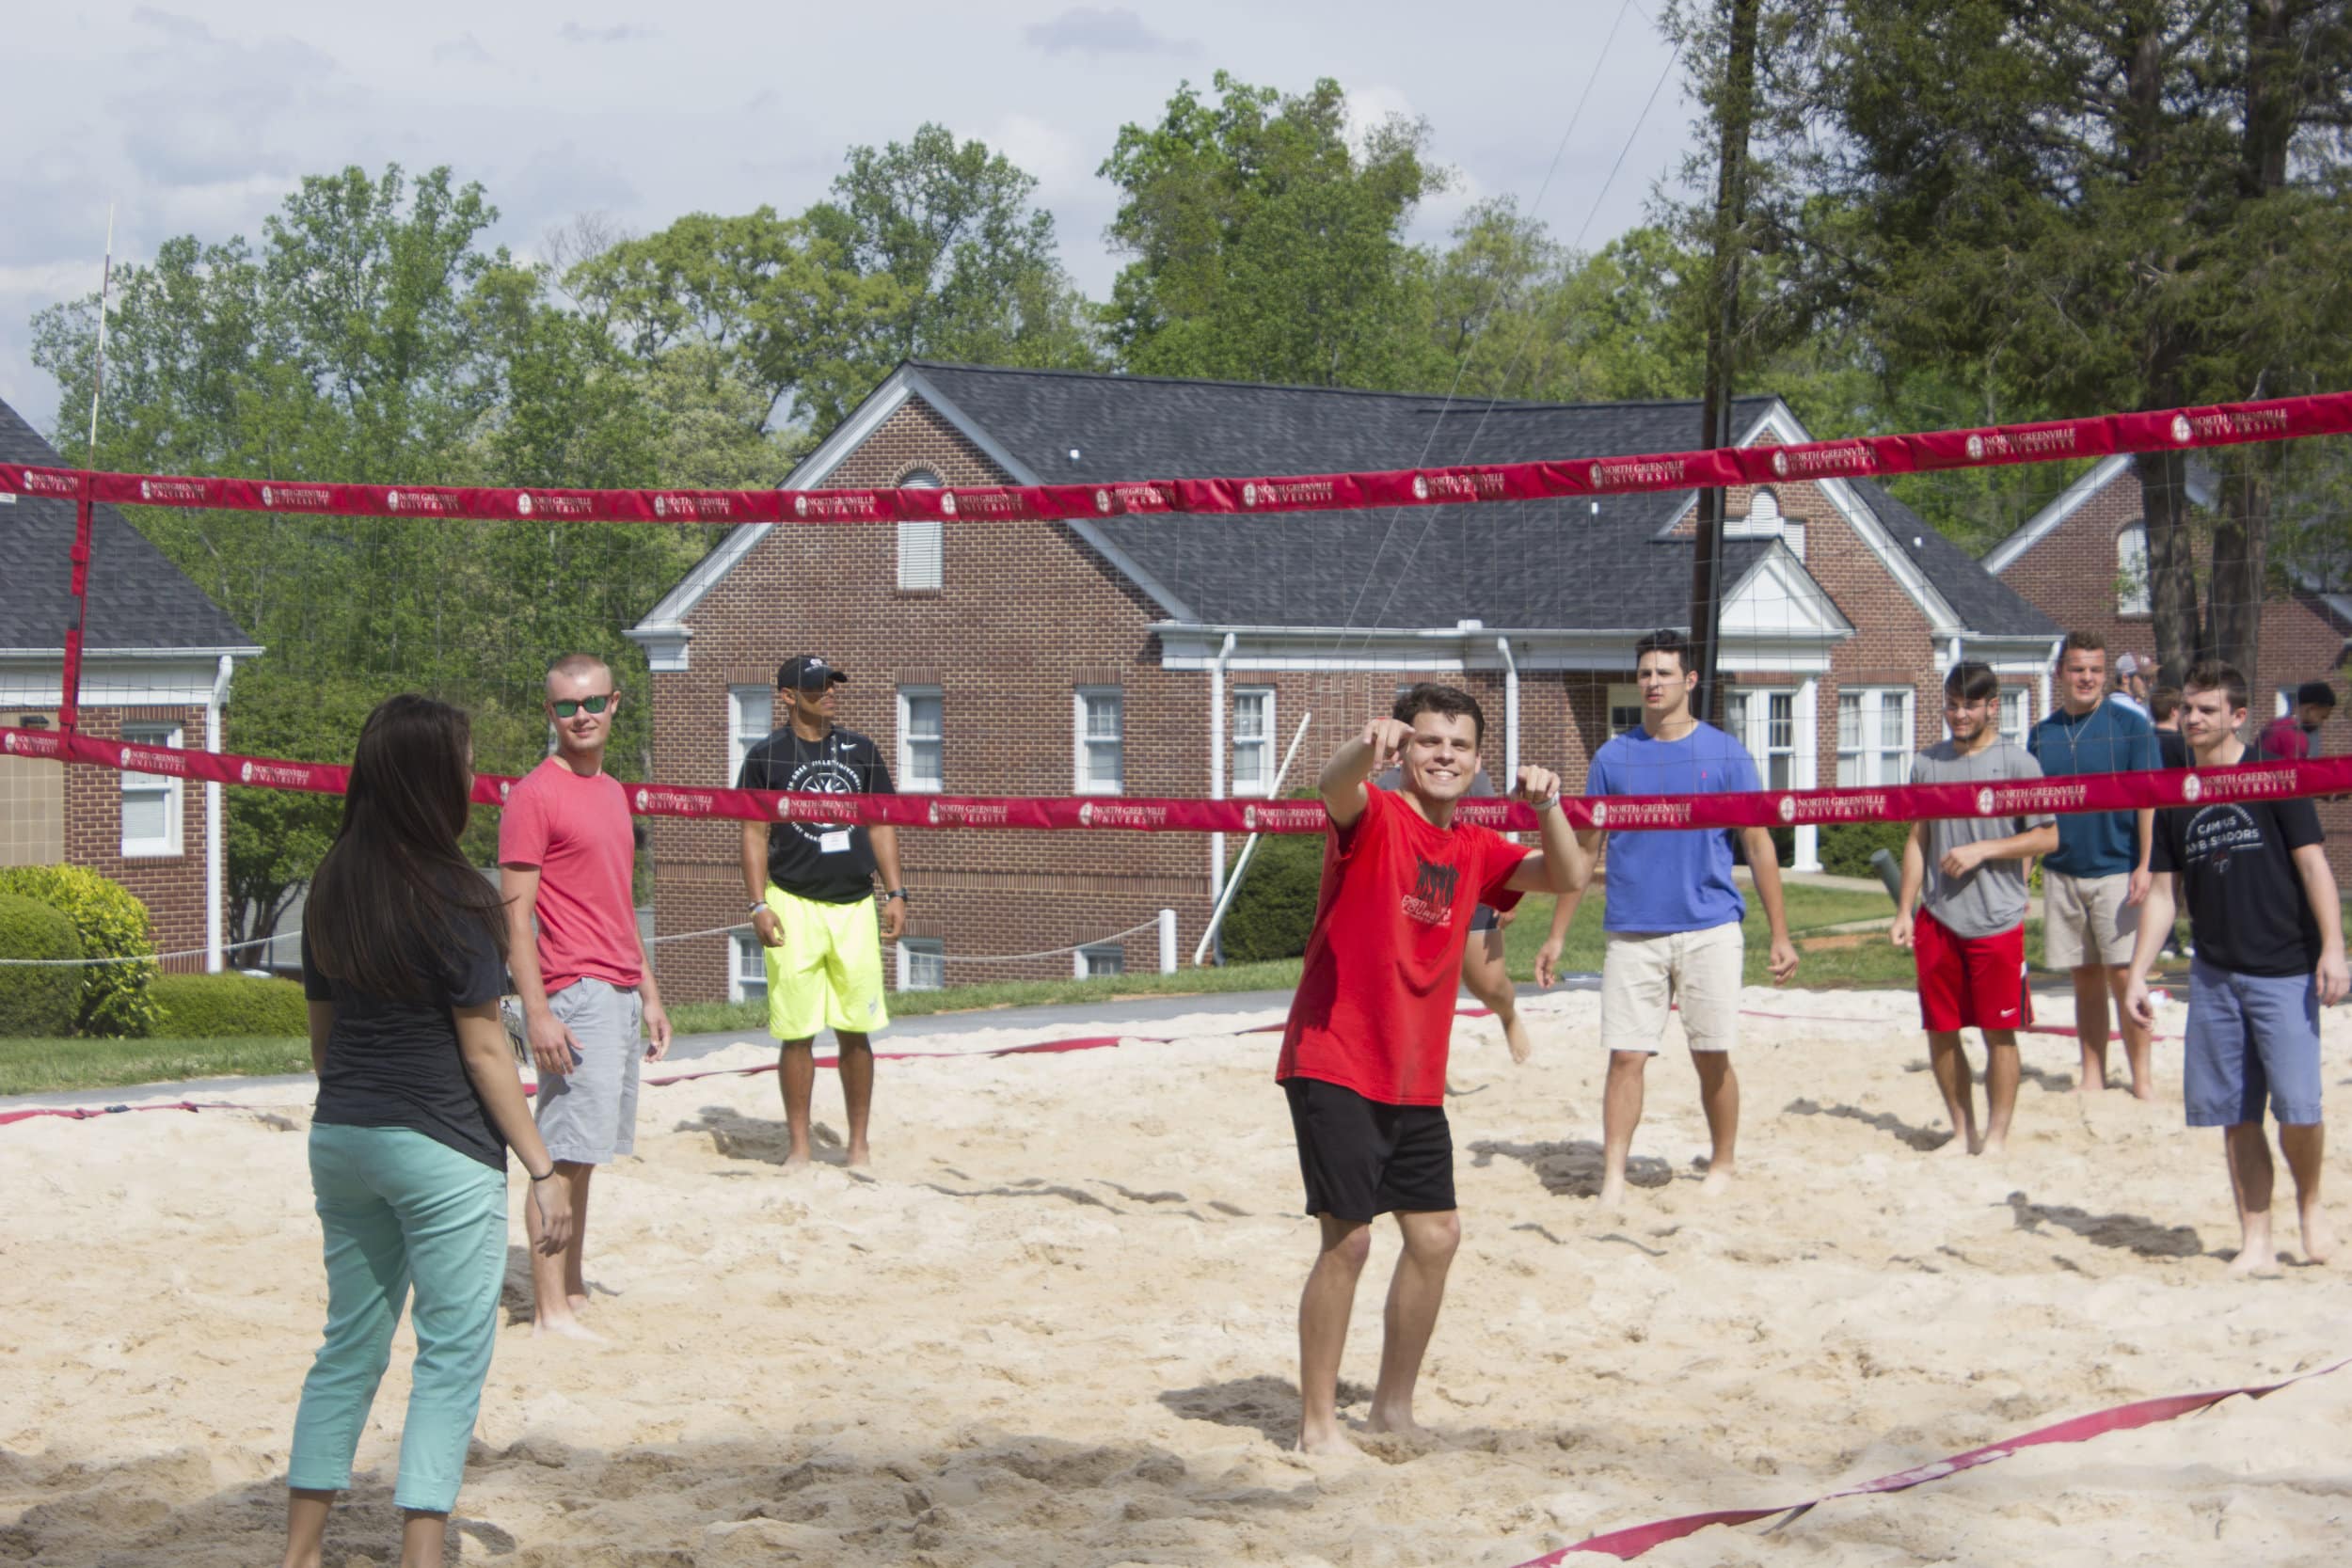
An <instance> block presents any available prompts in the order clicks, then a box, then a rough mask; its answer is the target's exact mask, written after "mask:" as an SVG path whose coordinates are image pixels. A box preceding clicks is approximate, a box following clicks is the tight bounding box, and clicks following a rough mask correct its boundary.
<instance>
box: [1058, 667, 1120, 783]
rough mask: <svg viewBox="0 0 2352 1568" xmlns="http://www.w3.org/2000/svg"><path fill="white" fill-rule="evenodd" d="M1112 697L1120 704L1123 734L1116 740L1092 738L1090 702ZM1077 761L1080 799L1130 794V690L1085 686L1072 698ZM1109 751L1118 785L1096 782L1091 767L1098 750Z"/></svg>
mask: <svg viewBox="0 0 2352 1568" xmlns="http://www.w3.org/2000/svg"><path fill="white" fill-rule="evenodd" d="M1104 697H1108V698H1110V699H1112V700H1113V701H1114V702H1115V703H1116V704H1117V712H1118V715H1119V733H1118V734H1116V735H1113V736H1089V734H1088V731H1087V703H1088V701H1089V699H1101V698H1104ZM1070 711H1071V724H1072V737H1071V739H1072V750H1073V762H1074V763H1075V765H1076V766H1075V776H1076V781H1077V788H1076V790H1075V791H1074V793H1076V794H1079V795H1123V794H1125V793H1126V792H1127V689H1126V688H1125V687H1123V686H1081V687H1078V688H1076V689H1074V690H1073V691H1072V692H1071V694H1070ZM1102 747H1108V748H1110V749H1111V755H1112V757H1113V758H1114V759H1115V762H1116V765H1117V768H1116V771H1117V777H1116V781H1115V782H1114V783H1112V784H1108V785H1104V784H1097V783H1096V782H1095V781H1094V776H1093V775H1094V769H1093V768H1091V767H1090V766H1089V762H1090V759H1091V757H1092V755H1093V754H1094V751H1095V749H1097V748H1102Z"/></svg>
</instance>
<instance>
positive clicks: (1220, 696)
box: [1209, 631, 1233, 903]
mask: <svg viewBox="0 0 2352 1568" xmlns="http://www.w3.org/2000/svg"><path fill="white" fill-rule="evenodd" d="M1231 657H1233V634H1232V632H1230V631H1229V632H1227V633H1226V634H1225V644H1224V646H1223V647H1221V648H1219V649H1217V651H1216V657H1215V658H1213V659H1211V660H1210V661H1209V799H1210V800H1224V799H1225V661H1226V660H1227V659H1229V658H1231ZM1224 893H1225V835H1224V834H1223V833H1211V834H1210V835H1209V899H1210V901H1211V902H1212V903H1214V902H1215V901H1216V899H1218V898H1220V897H1222V896H1223V895H1224Z"/></svg>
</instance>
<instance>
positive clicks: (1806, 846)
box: [1788, 675, 1821, 871]
mask: <svg viewBox="0 0 2352 1568" xmlns="http://www.w3.org/2000/svg"><path fill="white" fill-rule="evenodd" d="M1796 721H1797V723H1796V728H1797V734H1796V741H1797V754H1796V756H1795V757H1794V758H1793V759H1792V760H1793V762H1794V764H1795V771H1796V775H1797V787H1798V788H1799V789H1819V788H1820V787H1821V682H1820V677H1819V676H1814V675H1808V676H1806V677H1805V678H1804V680H1803V681H1802V682H1800V683H1798V686H1797V712H1796ZM1788 869H1789V870H1791V871H1819V870H1820V869H1821V830H1820V828H1818V827H1816V826H1815V825H1814V824H1812V823H1810V822H1807V823H1805V824H1804V826H1803V827H1801V828H1799V829H1798V830H1797V859H1796V863H1795V864H1794V865H1791V866H1790V867H1789V868H1788Z"/></svg>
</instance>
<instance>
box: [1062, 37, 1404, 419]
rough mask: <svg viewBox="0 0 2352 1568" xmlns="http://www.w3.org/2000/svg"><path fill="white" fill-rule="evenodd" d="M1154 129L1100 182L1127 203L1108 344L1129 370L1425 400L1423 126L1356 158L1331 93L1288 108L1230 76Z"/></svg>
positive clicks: (1326, 86)
mask: <svg viewBox="0 0 2352 1568" xmlns="http://www.w3.org/2000/svg"><path fill="white" fill-rule="evenodd" d="M1212 88H1213V91H1214V92H1215V94H1216V98H1215V99H1214V101H1211V100H1206V99H1203V98H1202V97H1201V96H1200V94H1199V93H1197V92H1196V91H1195V90H1194V89H1193V87H1192V85H1191V84H1190V83H1188V82H1187V83H1185V84H1184V85H1183V86H1181V87H1178V88H1177V90H1176V94H1175V96H1174V97H1173V98H1171V99H1169V100H1168V110H1167V113H1166V114H1165V115H1164V116H1163V117H1162V118H1161V119H1160V120H1159V121H1158V122H1157V123H1156V124H1152V125H1133V124H1131V125H1125V126H1121V127H1120V132H1119V139H1118V142H1117V144H1116V145H1115V146H1114V147H1113V148H1112V150H1111V155H1110V156H1109V157H1108V158H1107V159H1105V160H1104V164H1103V166H1102V168H1101V170H1100V172H1101V173H1102V175H1103V177H1104V178H1105V179H1107V180H1109V181H1110V182H1112V183H1113V184H1115V185H1117V186H1118V187H1119V188H1120V192H1121V193H1122V197H1121V200H1120V207H1119V212H1118V214H1117V215H1116V216H1115V217H1114V218H1113V219H1112V220H1111V225H1110V230H1109V237H1110V240H1111V242H1112V244H1113V245H1117V246H1118V247H1119V248H1120V249H1121V250H1124V251H1126V252H1127V253H1128V254H1130V255H1132V256H1133V257H1134V258H1135V260H1134V261H1132V262H1130V263H1129V264H1128V265H1127V267H1126V268H1125V269H1124V270H1123V271H1121V272H1120V275H1119V278H1118V280H1117V282H1116V283H1115V284H1114V285H1113V287H1112V292H1111V304H1110V309H1109V324H1110V337H1111V341H1112V342H1113V344H1114V345H1115V346H1116V348H1117V350H1118V352H1119V355H1120V360H1121V362H1122V363H1123V364H1124V366H1125V367H1126V368H1127V369H1128V370H1131V371H1135V372H1143V373H1148V374H1156V375H1196V376H1216V377H1224V378H1230V379H1234V380H1243V381H1270V382H1286V383H1292V384H1295V385H1300V386H1312V387H1374V388H1422V387H1426V386H1428V385H1430V384H1432V383H1433V382H1435V381H1436V380H1438V378H1439V377H1440V376H1441V375H1442V374H1443V372H1444V370H1446V369H1450V367H1440V366H1439V365H1438V363H1437V360H1436V356H1435V355H1434V354H1432V353H1431V352H1430V350H1429V348H1428V346H1427V343H1426V341H1425V340H1422V338H1421V336H1420V335H1419V334H1417V333H1415V332H1414V331H1413V330H1412V329H1411V324H1412V322H1413V320H1414V318H1415V316H1416V314H1417V313H1418V311H1419V306H1418V304H1417V299H1418V293H1419V281H1418V273H1419V262H1418V260H1417V258H1416V255H1415V253H1414V251H1413V250H1412V248H1411V247H1410V246H1408V245H1406V242H1405V238H1404V234H1405V227H1406V223H1407V222H1408V221H1409V220H1410V218H1411V216H1412V214H1413V212H1414V210H1415V208H1416V207H1418V205H1419V204H1420V202H1421V200H1422V198H1423V197H1424V196H1427V195H1429V194H1431V193H1432V192H1435V191H1438V190H1440V189H1442V188H1443V187H1444V184H1445V178H1446V177H1445V175H1444V173H1443V172H1442V171H1441V170H1439V169H1438V168H1436V167H1434V166H1430V165H1428V164H1427V163H1425V162H1424V161H1423V158H1422V153H1423V150H1425V148H1426V146H1427V143H1428V140H1429V128H1428V126H1427V124H1426V123H1424V122H1416V121H1408V120H1405V119H1398V118H1394V117H1391V119H1388V120H1387V121H1385V122H1384V123H1382V124H1381V125H1379V126H1377V127H1375V129H1374V130H1373V131H1372V132H1371V133H1370V134H1369V135H1366V136H1365V137H1364V138H1363V140H1362V142H1361V144H1360V146H1352V145H1351V144H1350V141H1349V138H1348V135H1347V98H1346V94H1345V93H1344V92H1343V90H1342V89H1341V87H1340V86H1339V84H1338V83H1337V82H1334V81H1331V80H1329V79H1324V80H1321V81H1318V82H1317V83H1315V85H1314V86H1313V87H1311V88H1309V89H1308V90H1307V91H1306V92H1305V93H1303V94H1301V95H1298V96H1296V97H1284V96H1283V95H1282V94H1281V93H1280V92H1279V91H1277V90H1276V89H1275V88H1272V87H1251V86H1249V85H1248V84H1247V83H1245V82H1242V81H1240V80H1238V79H1237V78H1235V77H1233V76H1231V75H1229V74H1227V73H1226V72H1224V71H1218V72H1217V73H1216V77H1215V78H1214V81H1213V83H1212Z"/></svg>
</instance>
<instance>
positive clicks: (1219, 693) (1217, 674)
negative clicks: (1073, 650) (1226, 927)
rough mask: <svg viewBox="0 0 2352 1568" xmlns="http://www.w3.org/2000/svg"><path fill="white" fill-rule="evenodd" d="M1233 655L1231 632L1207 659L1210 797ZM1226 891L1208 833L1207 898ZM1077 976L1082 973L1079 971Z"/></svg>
mask: <svg viewBox="0 0 2352 1568" xmlns="http://www.w3.org/2000/svg"><path fill="white" fill-rule="evenodd" d="M1231 657H1233V634H1232V632H1230V631H1229V632H1227V633H1226V634H1225V642H1224V645H1223V646H1221V647H1219V648H1218V649H1217V651H1216V657H1215V658H1213V659H1211V660H1210V661H1209V799H1210V800H1224V799H1225V661H1226V660H1227V659H1229V658H1231ZM1224 891H1225V835H1224V834H1223V833H1211V834H1210V835H1209V897H1210V900H1211V901H1212V902H1214V901H1215V900H1216V897H1217V896H1218V895H1220V894H1222V893H1223V892H1224ZM1079 974H1080V978H1084V977H1085V972H1084V971H1083V970H1081V971H1080V972H1079Z"/></svg>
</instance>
